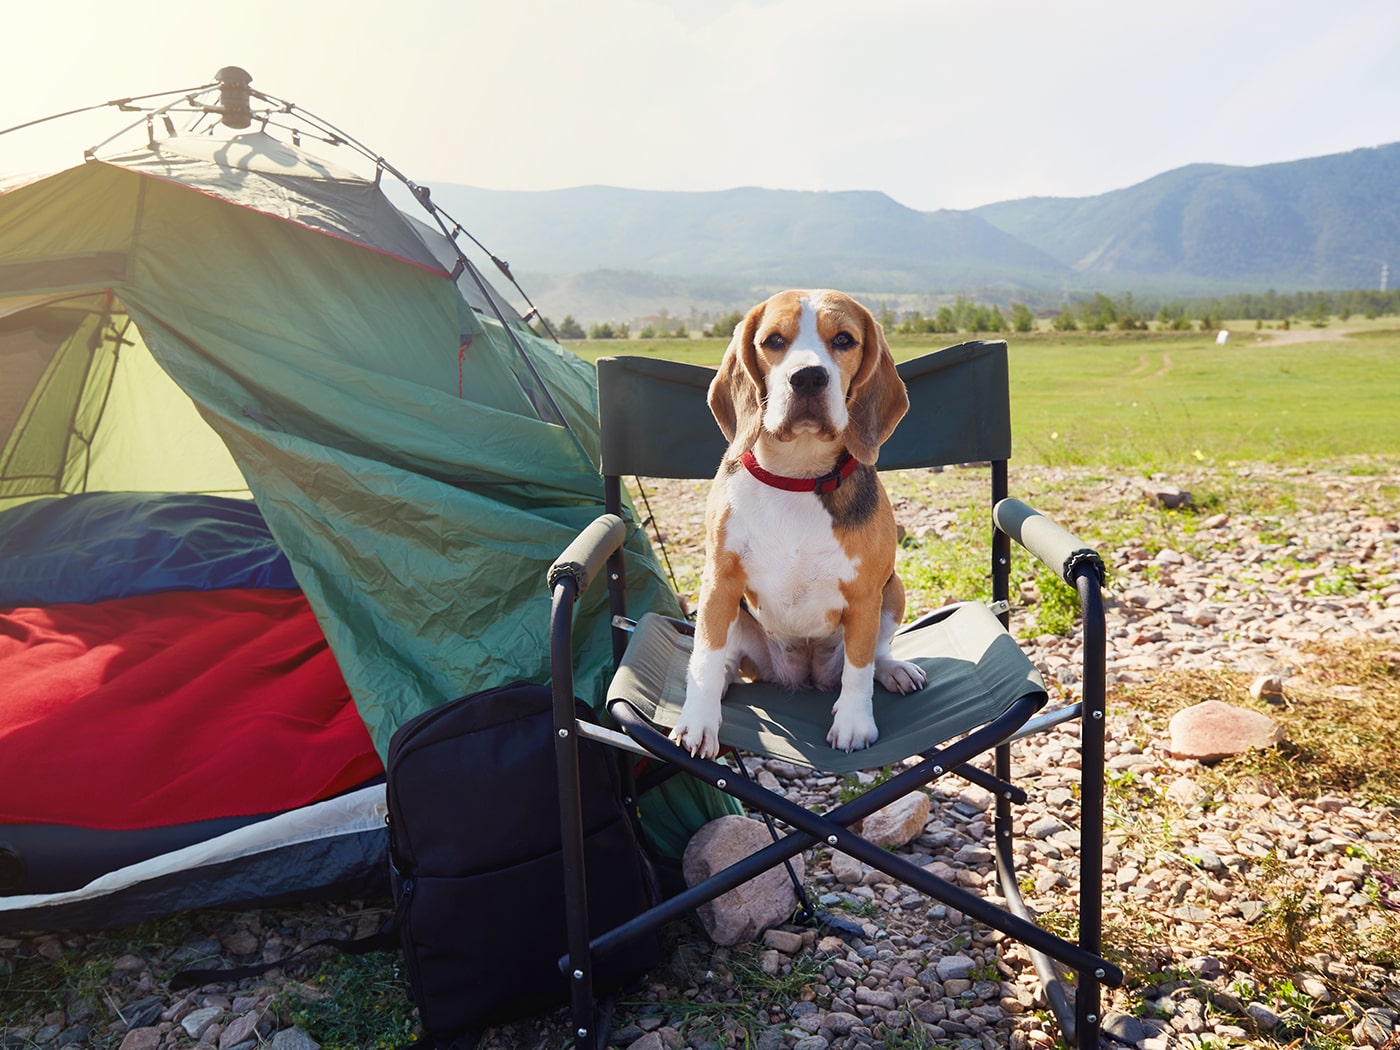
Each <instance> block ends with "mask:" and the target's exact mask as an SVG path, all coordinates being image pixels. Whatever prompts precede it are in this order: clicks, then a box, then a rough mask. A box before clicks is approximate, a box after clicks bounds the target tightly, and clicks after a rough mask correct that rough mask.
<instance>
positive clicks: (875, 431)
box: [846, 306, 909, 467]
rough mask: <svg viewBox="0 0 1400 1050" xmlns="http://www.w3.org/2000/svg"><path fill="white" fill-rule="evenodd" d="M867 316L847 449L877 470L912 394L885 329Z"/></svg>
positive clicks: (849, 401) (850, 399)
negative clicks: (888, 441) (900, 374)
mask: <svg viewBox="0 0 1400 1050" xmlns="http://www.w3.org/2000/svg"><path fill="white" fill-rule="evenodd" d="M860 311H861V313H862V314H864V322H865V338H864V339H863V340H862V342H861V352H862V354H864V356H863V357H862V358H861V362H860V368H859V369H858V370H857V371H856V376H855V379H853V380H852V381H851V388H850V390H849V392H848V393H847V394H846V409H847V411H848V412H849V413H850V419H851V421H850V424H849V425H848V426H847V428H846V448H847V450H848V451H849V452H850V453H851V455H852V456H854V457H855V458H856V459H857V460H859V461H860V462H861V463H864V464H865V465H866V466H868V467H873V466H874V465H875V461H876V460H877V459H879V458H880V446H881V445H882V444H884V442H885V439H886V438H888V437H889V436H890V435H891V434H893V433H894V428H895V427H896V426H898V425H899V421H900V420H901V419H903V418H904V413H906V412H908V411H909V394H908V392H907V391H906V390H905V389H904V381H903V380H902V379H900V378H899V372H898V371H896V369H895V366H894V355H893V354H891V353H890V346H889V344H888V343H887V342H885V332H884V329H882V328H881V327H880V322H879V321H877V320H875V318H874V316H873V315H872V314H871V313H870V311H869V310H867V309H865V307H863V306H861V307H860Z"/></svg>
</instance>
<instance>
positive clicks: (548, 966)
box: [387, 682, 660, 1047]
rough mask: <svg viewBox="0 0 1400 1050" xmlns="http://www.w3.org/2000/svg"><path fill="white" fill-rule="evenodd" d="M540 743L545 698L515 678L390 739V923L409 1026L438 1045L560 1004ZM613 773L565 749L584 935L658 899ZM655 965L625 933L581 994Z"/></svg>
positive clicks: (551, 834)
mask: <svg viewBox="0 0 1400 1050" xmlns="http://www.w3.org/2000/svg"><path fill="white" fill-rule="evenodd" d="M575 708H576V711H577V716H578V717H579V718H581V719H586V720H589V721H593V720H594V719H593V714H592V711H591V710H589V708H588V707H587V705H585V704H583V703H582V702H581V701H575ZM553 736H554V721H553V716H552V703H551V697H550V691H549V689H548V688H547V687H545V686H538V685H530V684H527V683H523V682H522V683H516V684H514V685H509V686H504V687H501V688H498V689H493V690H490V691H488V692H484V693H478V694H476V695H474V696H468V697H463V698H462V699H460V700H455V701H453V702H451V703H448V704H444V705H442V706H440V707H436V708H433V709H431V710H429V711H425V712H424V713H423V714H421V715H419V716H418V717H416V718H414V719H412V720H411V721H408V722H405V723H404V724H403V725H402V726H401V727H399V729H398V731H397V732H396V733H395V734H394V736H393V738H392V740H391V741H390V743H389V759H388V763H387V773H388V802H389V851H390V877H391V882H392V885H393V891H394V900H395V903H396V909H395V911H396V922H395V925H396V927H397V930H398V933H399V937H400V943H401V944H402V947H403V954H404V960H405V968H406V971H407V974H408V980H409V986H410V989H411V991H412V994H413V998H414V1000H415V1002H416V1003H417V1005H418V1012H419V1017H420V1020H421V1022H422V1025H423V1028H424V1030H425V1031H426V1032H427V1033H428V1035H429V1036H430V1037H432V1038H433V1039H434V1040H436V1041H437V1042H438V1044H439V1045H442V1046H457V1045H460V1046H467V1047H469V1046H472V1045H473V1044H474V1042H475V1037H476V1035H477V1033H479V1031H480V1030H481V1029H483V1028H485V1027H488V1026H491V1025H495V1024H499V1023H501V1022H504V1021H508V1020H511V1019H513V1018H518V1017H521V1016H524V1015H528V1014H534V1013H540V1012H543V1011H546V1010H548V1009H551V1008H553V1007H555V1006H558V1005H561V1004H563V1003H566V1002H568V995H569V989H568V986H567V981H566V980H565V978H564V976H563V974H561V973H560V971H559V968H558V965H557V961H558V959H559V958H560V957H561V956H563V955H564V954H565V952H566V949H567V945H566V925H565V912H564V894H563V887H564V874H563V871H564V869H563V861H562V857H561V852H560V834H559V794H558V786H557V785H558V781H557V775H556V772H555V758H554V740H553ZM625 776H626V771H625V770H624V768H623V767H622V766H621V764H620V758H619V752H617V751H615V750H614V749H612V748H609V747H606V746H604V745H602V744H598V743H596V742H594V741H590V740H588V739H586V738H581V739H580V740H579V780H580V787H581V796H582V800H583V813H584V830H585V836H586V839H585V858H586V859H585V863H586V867H587V872H588V882H589V909H588V910H589V920H590V926H589V928H590V929H593V930H605V929H610V928H612V927H613V926H616V925H618V924H619V923H621V922H625V921H626V920H628V919H630V918H632V917H634V916H635V915H637V914H639V913H640V912H642V911H644V910H645V909H646V908H648V907H650V906H651V905H652V904H654V903H656V901H657V899H658V894H657V890H656V882H655V878H654V876H653V874H652V871H651V868H650V865H649V863H648V861H647V859H646V857H645V855H644V854H643V853H642V850H641V848H640V846H639V845H638V839H637V829H636V826H635V813H634V810H633V809H631V808H629V807H628V806H626V805H624V802H623V798H624V793H623V784H624V778H625ZM659 960H660V943H659V939H658V938H657V937H656V936H654V935H653V936H649V937H644V938H638V940H637V941H635V942H634V943H633V944H631V945H629V946H627V947H626V948H624V949H622V950H620V951H618V952H615V953H613V954H612V955H611V956H610V957H608V958H605V959H602V960H600V961H599V965H598V968H597V970H596V971H595V973H594V983H595V988H597V989H599V990H603V991H606V990H607V989H609V988H612V987H616V986H618V985H620V984H622V983H625V982H626V981H628V980H631V979H634V978H636V977H639V976H640V975H641V974H643V973H645V972H646V971H647V970H649V969H651V968H652V967H653V966H655V965H656V964H657V962H658V961H659ZM454 1041H455V1042H454Z"/></svg>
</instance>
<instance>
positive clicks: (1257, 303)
mask: <svg viewBox="0 0 1400 1050" xmlns="http://www.w3.org/2000/svg"><path fill="white" fill-rule="evenodd" d="M1005 307H1006V309H1005V312H1003V309H1002V304H998V303H989V302H978V301H977V300H975V299H973V298H970V297H968V296H966V295H959V296H958V297H957V298H956V299H955V300H954V301H953V302H952V303H947V304H944V305H942V306H939V307H938V308H937V310H935V311H934V312H933V313H932V314H925V313H923V312H922V311H920V310H906V311H900V312H898V313H896V312H895V311H894V310H893V309H891V308H890V307H889V306H888V305H887V304H885V303H877V304H875V314H876V317H877V318H878V319H879V321H880V324H881V325H882V326H883V327H884V329H885V331H887V332H891V333H898V334H900V335H920V334H944V335H953V334H956V333H959V332H965V333H968V334H972V335H979V334H984V333H986V334H995V333H1002V332H1033V331H1035V329H1036V327H1037V326H1038V324H1039V322H1040V320H1042V319H1044V320H1048V321H1049V323H1050V327H1051V328H1052V329H1054V330H1055V331H1058V332H1075V331H1087V332H1104V331H1110V330H1117V331H1134V330H1145V329H1147V328H1150V327H1153V325H1154V324H1155V326H1156V327H1157V328H1159V329H1167V330H1169V331H1190V330H1192V329H1194V328H1197V327H1199V328H1200V329H1201V330H1203V331H1209V330H1211V329H1214V328H1219V327H1221V325H1222V324H1223V323H1224V320H1225V319H1226V318H1229V319H1231V320H1245V321H1256V322H1259V323H1261V324H1262V323H1263V322H1264V321H1271V322H1278V323H1280V324H1283V325H1285V326H1287V325H1290V324H1292V323H1294V322H1309V323H1312V324H1315V325H1318V324H1325V323H1326V321H1327V320H1328V319H1329V318H1331V317H1339V318H1341V320H1343V321H1346V320H1348V319H1350V318H1351V317H1354V316H1364V317H1366V318H1368V319H1371V318H1376V317H1385V316H1390V315H1394V314H1400V289H1393V290H1388V291H1379V290H1375V289H1360V290H1354V291H1332V292H1282V293H1280V292H1276V291H1274V290H1273V289H1270V290H1269V291H1267V292H1263V293H1256V292H1241V293H1237V294H1231V295H1221V296H1209V297H1195V298H1183V299H1163V298H1160V297H1151V296H1144V297H1142V298H1138V297H1135V296H1134V295H1133V293H1132V292H1124V293H1122V294H1120V295H1118V296H1117V297H1116V298H1114V297H1112V296H1109V295H1106V294H1104V293H1103V292H1094V293H1092V294H1084V295H1076V296H1070V297H1067V298H1066V299H1065V300H1064V301H1063V302H1062V303H1061V304H1060V305H1059V306H1058V308H1055V307H1045V306H1043V305H1042V307H1041V308H1040V309H1039V310H1037V309H1033V308H1032V306H1031V305H1029V304H1028V303H1024V302H1015V301H1012V302H1009V303H1006V304H1005ZM743 318H744V315H743V313H742V312H740V311H738V310H735V311H732V312H730V313H727V314H723V315H721V316H719V317H716V318H715V319H714V320H713V321H710V320H709V317H708V315H705V314H696V313H695V312H694V311H692V316H691V326H692V327H693V328H694V329H695V330H696V331H698V332H701V333H703V334H708V335H712V336H714V337H715V338H721V339H728V338H729V337H730V335H731V333H732V332H733V331H734V329H735V328H736V327H737V326H738V325H739V323H740V322H741V321H742V320H743ZM549 327H550V329H552V330H553V331H554V332H555V333H556V334H557V335H558V337H559V338H560V339H564V340H582V339H630V338H633V328H632V325H631V323H629V322H622V323H620V324H618V323H613V322H610V321H602V322H598V323H596V324H594V325H592V326H591V327H590V328H588V329H587V330H585V329H584V327H583V326H582V325H581V324H579V322H578V321H577V320H575V319H574V317H573V315H568V316H566V317H565V318H564V319H563V320H562V321H561V322H559V323H558V324H557V325H556V324H552V323H550V324H549ZM690 333H691V327H687V325H686V323H685V322H684V321H681V320H679V319H678V318H672V317H669V316H668V315H667V313H666V311H665V310H662V311H661V313H660V315H659V316H658V317H655V318H650V319H648V320H647V321H646V323H645V324H643V325H642V327H641V328H639V329H638V330H637V331H636V338H638V339H686V338H689V337H690Z"/></svg>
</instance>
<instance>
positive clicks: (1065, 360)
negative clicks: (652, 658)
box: [571, 319, 1400, 470]
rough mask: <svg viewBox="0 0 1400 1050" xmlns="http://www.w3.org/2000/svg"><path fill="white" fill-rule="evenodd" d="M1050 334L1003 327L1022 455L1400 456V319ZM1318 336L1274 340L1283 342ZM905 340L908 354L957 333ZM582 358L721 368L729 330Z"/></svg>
mask: <svg viewBox="0 0 1400 1050" xmlns="http://www.w3.org/2000/svg"><path fill="white" fill-rule="evenodd" d="M1385 320H1386V319H1382V322H1381V323H1380V324H1377V323H1371V324H1364V323H1363V325H1360V326H1358V327H1359V328H1360V330H1359V331H1357V332H1356V333H1355V334H1354V335H1351V336H1343V335H1342V334H1341V333H1340V331H1338V332H1336V333H1333V332H1331V331H1327V330H1322V331H1318V330H1308V331H1307V332H1305V333H1302V332H1295V333H1282V332H1270V331H1264V332H1256V331H1255V330H1254V329H1253V325H1252V323H1251V324H1248V325H1244V324H1241V325H1238V326H1235V328H1234V329H1232V330H1233V331H1234V332H1235V335H1234V337H1233V338H1232V340H1231V341H1230V342H1228V343H1226V344H1224V345H1220V346H1218V345H1216V342H1215V335H1214V333H1213V332H1183V333H1174V332H1129V333H1116V332H1115V333H1087V332H1086V333H1068V334H1059V333H1050V332H1035V333H1030V334H1025V335H1011V336H1008V337H1007V342H1008V344H1009V347H1010V354H1011V400H1012V420H1013V424H1012V432H1013V436H1014V438H1013V439H1014V457H1015V459H1016V460H1017V461H1018V462H1024V463H1044V464H1051V465H1074V464H1083V465H1095V466H1100V467H1105V468H1107V467H1132V468H1136V469H1144V470H1146V469H1169V468H1171V467H1173V466H1177V465H1181V464H1197V465H1204V466H1209V465H1218V466H1225V465H1228V464H1229V463H1231V462H1249V461H1260V462H1279V463H1299V464H1303V463H1309V462H1317V461H1321V460H1329V459H1337V458H1341V457H1355V456H1377V455H1379V456H1392V455H1396V454H1400V328H1397V327H1394V321H1393V319H1390V324H1391V326H1392V327H1385V326H1384V322H1385ZM1290 335H1292V337H1294V338H1297V337H1299V336H1302V335H1306V336H1307V337H1308V339H1307V341H1302V342H1283V343H1280V344H1278V345H1271V343H1272V342H1273V340H1274V339H1275V338H1279V339H1284V338H1288V337H1289V336H1290ZM956 339H957V337H948V336H903V337H900V336H897V337H895V338H894V339H893V340H891V348H892V349H893V351H894V354H895V357H896V358H898V359H900V360H903V359H905V358H909V357H915V356H917V355H919V354H923V353H928V352H930V351H932V350H936V349H938V348H939V347H941V346H943V345H945V344H946V343H947V342H950V341H956ZM571 347H572V349H574V350H575V351H576V352H578V353H579V354H581V355H582V356H584V357H585V358H590V359H591V358H596V357H600V356H604V355H609V354H642V355H646V356H651V357H663V358H670V359H673V360H681V361H690V362H693V363H696V364H706V365H714V364H717V363H718V361H719V358H720V355H721V354H722V353H723V352H724V347H725V341H724V340H722V339H658V340H645V341H643V340H628V341H617V342H613V341H598V342H591V341H590V342H578V343H575V344H571Z"/></svg>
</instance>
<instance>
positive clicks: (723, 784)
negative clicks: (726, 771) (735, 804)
mask: <svg viewBox="0 0 1400 1050" xmlns="http://www.w3.org/2000/svg"><path fill="white" fill-rule="evenodd" d="M728 786H729V781H727V780H725V779H724V777H720V778H719V779H718V780H716V781H715V787H717V788H719V789H720V790H721V791H723V790H724V789H725V788H727V787H728Z"/></svg>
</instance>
